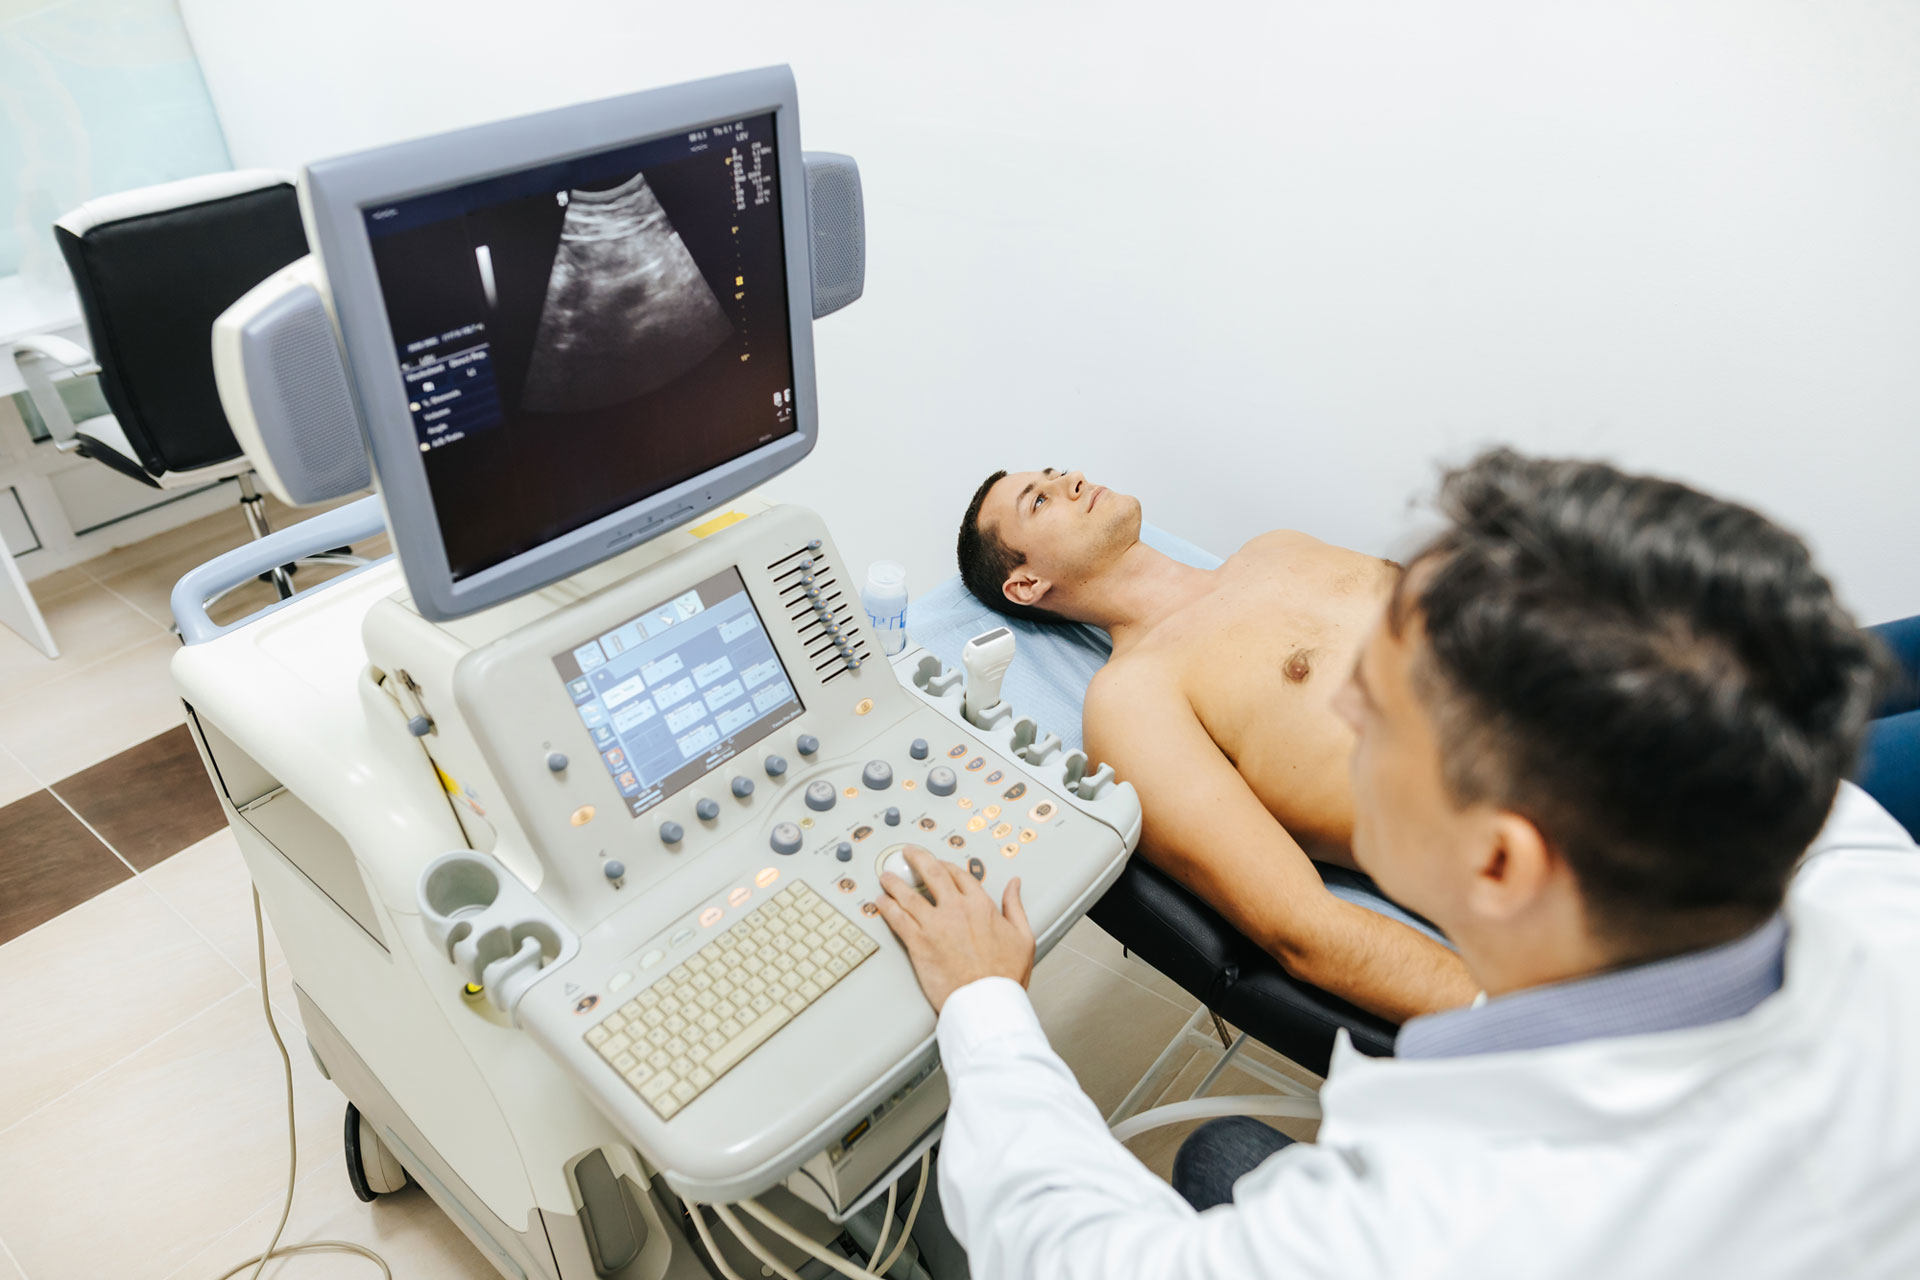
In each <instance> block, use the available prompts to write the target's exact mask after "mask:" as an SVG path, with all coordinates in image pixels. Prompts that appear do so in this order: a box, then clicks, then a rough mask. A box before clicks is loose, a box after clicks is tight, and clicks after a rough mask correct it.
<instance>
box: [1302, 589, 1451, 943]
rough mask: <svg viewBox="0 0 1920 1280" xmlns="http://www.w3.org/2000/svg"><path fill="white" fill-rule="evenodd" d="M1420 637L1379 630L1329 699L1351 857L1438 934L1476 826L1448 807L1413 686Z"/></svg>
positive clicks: (1430, 727)
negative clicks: (1347, 742) (1344, 766)
mask: <svg viewBox="0 0 1920 1280" xmlns="http://www.w3.org/2000/svg"><path fill="white" fill-rule="evenodd" d="M1424 637H1425V633H1424V631H1423V630H1422V629H1421V627H1420V625H1419V623H1418V621H1417V620H1413V619H1410V620H1408V621H1407V623H1406V624H1405V625H1404V626H1403V627H1402V628H1401V632H1400V634H1398V635H1396V634H1394V632H1393V630H1392V628H1390V627H1388V626H1386V625H1385V623H1384V622H1382V623H1380V624H1378V625H1376V626H1375V627H1374V630H1373V634H1372V635H1371V636H1370V637H1369V638H1368V640H1367V642H1366V644H1365V645H1364V646H1363V647H1362V648H1361V651H1360V659H1359V661H1358V662H1357V663H1356V664H1355V666H1354V672H1353V676H1352V678H1351V679H1349V681H1348V682H1347V685H1346V686H1345V687H1344V688H1343V689H1341V691H1340V692H1339V693H1338V694H1337V695H1336V696H1335V698H1334V704H1333V705H1334V710H1335V711H1336V712H1337V713H1338V714H1339V715H1340V717H1341V718H1342V719H1343V720H1345V721H1346V722H1347V723H1348V724H1349V725H1350V726H1352V728H1353V731H1354V734H1355V735H1356V741H1355V743H1354V748H1353V755H1352V758H1351V762H1350V766H1349V768H1350V770H1351V775H1352V779H1353V810H1354V812H1353V857H1354V861H1355V862H1356V863H1358V864H1359V866H1360V869H1361V870H1363V871H1365V872H1366V873H1367V874H1368V875H1370V876H1372V877H1373V878H1374V880H1375V881H1377V882H1378V883H1379V885H1380V887H1381V888H1382V889H1384V890H1385V891H1386V893H1387V895H1388V896H1389V897H1391V898H1393V899H1394V900H1396V901H1398V902H1400V903H1403V904H1404V905H1406V906H1408V907H1411V908H1412V909H1413V910H1415V911H1418V912H1419V913H1420V914H1422V915H1424V916H1426V917H1427V918H1428V919H1430V920H1432V921H1433V922H1434V923H1435V924H1437V925H1439V926H1440V927H1441V928H1442V929H1443V930H1445V929H1447V928H1448V922H1449V921H1451V920H1456V919H1458V918H1459V915H1458V911H1459V908H1460V901H1461V897H1462V895H1463V893H1464V891H1465V877H1463V876H1462V875H1461V874H1460V869H1461V868H1463V867H1466V866H1470V865H1472V863H1473V861H1474V854H1475V845H1476V843H1477V842H1478V841H1479V840H1480V839H1481V838H1482V834H1483V832H1482V825H1481V824H1479V823H1477V822H1476V821H1475V820H1474V816H1473V815H1471V814H1469V813H1468V812H1465V811H1462V810H1460V809H1458V808H1456V807H1455V806H1454V803H1453V800H1452V798H1451V796H1450V795H1449V794H1448V792H1447V788H1446V784H1445V781H1444V779H1443V778H1442V776H1441V770H1440V761H1441V756H1440V738H1439V732H1438V729H1437V726H1436V725H1435V724H1434V720H1433V716H1432V713H1431V712H1430V711H1429V710H1428V708H1427V705H1426V701H1425V699H1423V698H1422V697H1421V696H1420V694H1419V692H1418V690H1417V688H1416V686H1415V674H1414V673H1415V670H1416V664H1417V662H1418V661H1419V657H1420V650H1421V647H1422V646H1423V645H1424V644H1425V643H1426V641H1425V638H1424Z"/></svg>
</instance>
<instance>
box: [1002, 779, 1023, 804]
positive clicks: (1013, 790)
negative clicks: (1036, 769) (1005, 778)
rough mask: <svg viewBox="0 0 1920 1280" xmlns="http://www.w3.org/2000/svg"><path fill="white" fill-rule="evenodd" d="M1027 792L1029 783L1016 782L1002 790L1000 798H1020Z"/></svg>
mask: <svg viewBox="0 0 1920 1280" xmlns="http://www.w3.org/2000/svg"><path fill="white" fill-rule="evenodd" d="M1025 794H1027V784H1026V783H1024V782H1016V783H1014V784H1013V785H1012V786H1010V787H1008V788H1007V789H1006V790H1005V791H1004V792H1002V793H1001V795H1000V798H1001V799H1002V800H1018V799H1019V798H1020V797H1021V796H1023V795H1025Z"/></svg>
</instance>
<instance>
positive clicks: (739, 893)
mask: <svg viewBox="0 0 1920 1280" xmlns="http://www.w3.org/2000/svg"><path fill="white" fill-rule="evenodd" d="M752 896H753V890H751V889H749V888H747V886H745V885H738V886H736V887H735V888H734V889H733V891H732V892H731V893H729V894H727V905H728V906H730V907H738V906H742V905H744V904H745V903H746V901H747V899H748V898H751V897H752Z"/></svg>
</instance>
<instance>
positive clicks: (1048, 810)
mask: <svg viewBox="0 0 1920 1280" xmlns="http://www.w3.org/2000/svg"><path fill="white" fill-rule="evenodd" d="M1059 811H1060V806H1058V805H1056V804H1055V803H1054V802H1053V801H1051V800H1042V801H1041V802H1040V803H1039V804H1037V805H1035V806H1033V811H1032V812H1031V813H1029V814H1027V816H1028V817H1029V818H1032V819H1033V820H1034V821H1035V822H1041V823H1044V822H1045V821H1046V820H1047V819H1049V818H1051V817H1052V816H1053V815H1054V814H1056V813H1058V812H1059Z"/></svg>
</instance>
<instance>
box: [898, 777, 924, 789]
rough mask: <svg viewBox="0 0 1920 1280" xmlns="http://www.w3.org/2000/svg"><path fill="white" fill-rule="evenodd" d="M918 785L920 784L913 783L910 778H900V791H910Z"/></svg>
mask: <svg viewBox="0 0 1920 1280" xmlns="http://www.w3.org/2000/svg"><path fill="white" fill-rule="evenodd" d="M919 785H920V784H919V783H917V782H915V781H914V780H913V779H912V778H902V779H901V780H900V789H901V790H902V791H911V790H913V789H914V788H915V787H917V786H919Z"/></svg>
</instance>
